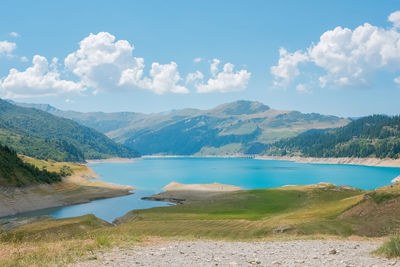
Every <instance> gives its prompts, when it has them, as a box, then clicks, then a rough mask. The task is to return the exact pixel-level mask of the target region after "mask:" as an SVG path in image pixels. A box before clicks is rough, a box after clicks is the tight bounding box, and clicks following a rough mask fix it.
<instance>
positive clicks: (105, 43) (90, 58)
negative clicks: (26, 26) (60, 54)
mask: <svg viewBox="0 0 400 267" xmlns="http://www.w3.org/2000/svg"><path fill="white" fill-rule="evenodd" d="M133 49H134V47H133V45H131V44H130V43H129V42H128V41H126V40H119V41H115V36H113V35H111V34H110V33H107V32H100V33H98V34H90V35H89V36H88V37H86V38H84V39H83V40H82V41H81V42H80V43H79V49H78V50H77V51H75V52H73V53H71V54H69V55H68V56H67V57H66V58H65V60H64V63H65V66H66V67H67V68H68V69H69V70H71V71H72V72H73V73H74V74H75V75H77V76H78V77H79V78H80V79H81V81H82V83H83V84H85V85H86V86H89V87H95V88H109V87H113V86H115V85H116V84H118V83H119V80H120V76H121V72H122V71H123V70H126V69H128V68H135V67H137V66H138V65H139V64H140V63H141V62H143V59H138V58H135V57H133V56H132V51H133Z"/></svg>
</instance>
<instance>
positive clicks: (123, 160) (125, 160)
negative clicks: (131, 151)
mask: <svg viewBox="0 0 400 267" xmlns="http://www.w3.org/2000/svg"><path fill="white" fill-rule="evenodd" d="M139 159H140V158H109V159H89V160H86V164H99V163H129V162H135V161H137V160H139Z"/></svg>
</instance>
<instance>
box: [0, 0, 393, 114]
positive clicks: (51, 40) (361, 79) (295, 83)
mask: <svg viewBox="0 0 400 267" xmlns="http://www.w3.org/2000/svg"><path fill="white" fill-rule="evenodd" d="M0 97H1V98H4V99H12V100H14V101H19V102H28V103H48V104H51V105H53V106H55V107H57V108H60V109H64V110H77V111H105V112H116V111H134V112H145V113H151V112H160V111H166V110H171V109H181V108H187V107H191V108H201V109H206V108H211V107H214V106H216V105H219V104H222V103H226V102H231V101H235V100H242V99H244V100H255V101H260V102H263V103H265V104H267V105H269V106H270V107H272V108H276V109H283V110H299V111H302V112H308V113H309V112H318V113H322V114H332V115H338V116H344V117H358V116H364V115H370V114H378V113H379V114H399V113H400V105H399V100H400V3H399V1H397V0H381V1H372V0H362V1H341V0H335V1H333V0H332V1H320V0H316V1H311V0H304V1H295V0H293V1H255V0H254V1H244V0H243V1H237V0H236V1H235V0H229V1H227V0H226V1H222V0H220V1H215V0H214V1H204V0H203V1H184V0H181V1H178V0H171V1H162V0H160V1H155V0H148V1H121V0H118V1H117V0H116V1H90V0H88V1H75V0H69V1H41V0H38V1H18V0H13V1H7V0H5V1H2V2H1V8H0Z"/></svg>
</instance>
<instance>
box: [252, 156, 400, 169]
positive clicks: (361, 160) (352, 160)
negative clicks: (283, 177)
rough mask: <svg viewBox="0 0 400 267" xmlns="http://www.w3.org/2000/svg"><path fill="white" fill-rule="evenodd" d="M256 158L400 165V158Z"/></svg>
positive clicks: (303, 161) (317, 162)
mask: <svg viewBox="0 0 400 267" xmlns="http://www.w3.org/2000/svg"><path fill="white" fill-rule="evenodd" d="M254 158H255V159H262V160H288V161H295V162H298V163H316V164H348V165H364V166H375V167H400V159H378V158H305V157H286V156H285V157H279V156H256V157H254Z"/></svg>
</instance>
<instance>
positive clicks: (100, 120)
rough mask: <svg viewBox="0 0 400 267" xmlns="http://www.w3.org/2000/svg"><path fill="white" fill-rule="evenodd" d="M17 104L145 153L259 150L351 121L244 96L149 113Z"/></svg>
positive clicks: (246, 151)
mask: <svg viewBox="0 0 400 267" xmlns="http://www.w3.org/2000/svg"><path fill="white" fill-rule="evenodd" d="M16 104H17V105H25V106H29V107H34V108H39V109H46V110H47V111H48V112H50V113H52V114H53V115H56V116H61V117H65V118H69V119H72V120H74V121H76V122H78V123H80V124H82V125H85V126H88V127H91V128H94V129H96V130H98V131H100V132H102V133H104V134H106V135H107V136H108V137H110V138H111V139H113V140H115V141H116V142H118V143H121V144H124V145H126V146H128V147H130V148H133V149H136V150H138V151H140V152H141V153H143V154H144V155H152V154H161V155H177V154H179V155H210V154H211V155H225V154H257V153H261V152H263V151H264V150H265V149H266V148H267V147H268V145H269V144H271V143H273V142H275V141H277V140H280V139H281V138H285V137H292V136H295V135H297V134H299V133H301V132H304V131H306V130H309V129H313V128H317V129H326V128H335V127H340V126H343V125H346V124H347V123H349V120H348V119H345V118H340V117H336V116H329V115H321V114H318V113H308V114H304V113H301V112H299V111H284V110H276V109H272V108H271V107H269V106H267V105H265V104H263V103H261V102H258V101H248V100H238V101H234V102H229V103H225V104H221V105H218V106H216V107H214V108H211V109H206V110H200V109H194V108H186V109H179V110H171V111H167V112H160V113H150V114H144V113H136V112H112V113H105V112H87V113H84V112H76V111H62V110H59V109H56V108H52V107H49V106H47V105H37V104H24V103H16Z"/></svg>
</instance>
